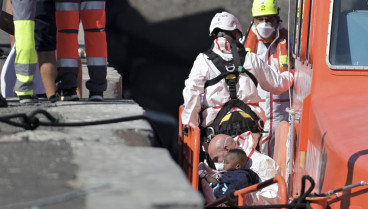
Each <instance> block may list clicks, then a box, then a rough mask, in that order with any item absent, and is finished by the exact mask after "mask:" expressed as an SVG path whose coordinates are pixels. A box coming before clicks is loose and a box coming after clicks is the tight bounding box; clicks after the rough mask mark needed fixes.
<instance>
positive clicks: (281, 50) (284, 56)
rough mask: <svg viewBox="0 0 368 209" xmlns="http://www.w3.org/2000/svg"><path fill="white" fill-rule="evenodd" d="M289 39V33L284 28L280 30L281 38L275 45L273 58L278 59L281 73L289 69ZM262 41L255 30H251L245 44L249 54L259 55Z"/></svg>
mask: <svg viewBox="0 0 368 209" xmlns="http://www.w3.org/2000/svg"><path fill="white" fill-rule="evenodd" d="M287 37H288V31H287V30H286V29H284V28H282V29H281V30H279V38H278V39H277V40H276V42H275V43H274V44H276V53H274V54H273V57H274V58H277V59H278V62H279V70H280V73H282V72H284V71H287V70H288V67H289V57H288V48H287ZM260 41H263V40H262V39H259V38H258V37H257V35H256V34H255V33H254V32H253V30H252V29H250V30H249V34H248V37H247V41H246V42H245V44H244V47H245V50H246V51H247V52H253V53H256V54H257V49H258V44H259V42H260ZM268 56H269V55H268Z"/></svg>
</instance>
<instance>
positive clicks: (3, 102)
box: [0, 94, 8, 107]
mask: <svg viewBox="0 0 368 209" xmlns="http://www.w3.org/2000/svg"><path fill="white" fill-rule="evenodd" d="M0 107H8V102H7V101H6V99H5V98H4V97H3V95H2V94H0Z"/></svg>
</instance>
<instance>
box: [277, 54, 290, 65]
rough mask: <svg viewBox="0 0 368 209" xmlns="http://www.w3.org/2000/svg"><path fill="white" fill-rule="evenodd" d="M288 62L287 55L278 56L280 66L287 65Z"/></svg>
mask: <svg viewBox="0 0 368 209" xmlns="http://www.w3.org/2000/svg"><path fill="white" fill-rule="evenodd" d="M288 62H289V57H288V55H280V56H279V63H280V67H287V66H288Z"/></svg>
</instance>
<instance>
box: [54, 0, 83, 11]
mask: <svg viewBox="0 0 368 209" xmlns="http://www.w3.org/2000/svg"><path fill="white" fill-rule="evenodd" d="M55 7H56V11H79V3H72V2H57V3H56V5H55Z"/></svg>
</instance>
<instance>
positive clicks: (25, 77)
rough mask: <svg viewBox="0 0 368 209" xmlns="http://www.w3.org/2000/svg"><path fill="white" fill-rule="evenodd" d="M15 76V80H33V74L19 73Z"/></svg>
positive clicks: (25, 81)
mask: <svg viewBox="0 0 368 209" xmlns="http://www.w3.org/2000/svg"><path fill="white" fill-rule="evenodd" d="M16 76H17V80H18V81H20V82H22V83H28V82H31V81H33V75H20V74H16Z"/></svg>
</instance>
